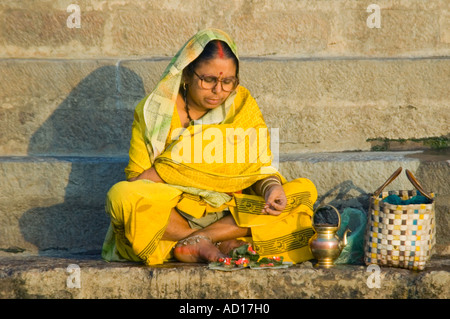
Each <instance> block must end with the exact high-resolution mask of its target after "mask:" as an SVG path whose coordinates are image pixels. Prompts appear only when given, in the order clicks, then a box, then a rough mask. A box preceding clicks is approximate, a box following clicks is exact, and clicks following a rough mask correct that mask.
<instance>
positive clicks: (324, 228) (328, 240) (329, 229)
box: [309, 205, 350, 268]
mask: <svg viewBox="0 0 450 319" xmlns="http://www.w3.org/2000/svg"><path fill="white" fill-rule="evenodd" d="M324 207H331V208H332V209H333V210H334V211H335V212H336V214H337V216H338V224H337V225H330V224H316V223H315V222H314V215H315V214H316V213H317V212H318V211H319V210H320V209H322V208H324ZM312 221H313V224H312V227H313V229H314V231H315V232H316V233H315V234H314V235H313V236H312V237H311V238H310V239H309V247H310V249H311V252H312V254H313V256H314V258H315V259H317V264H316V267H323V268H331V267H333V266H334V261H335V260H336V259H337V258H338V257H339V255H340V254H341V252H342V249H343V248H344V247H345V246H346V245H347V232H349V231H350V230H349V229H347V230H346V231H345V233H344V236H343V239H342V241H341V240H340V239H339V237H338V236H337V235H336V233H337V231H338V230H339V228H340V227H341V216H340V214H339V211H338V210H337V209H336V208H335V207H334V206H331V205H323V206H320V207H318V208H317V209H316V210H315V211H314V214H313V217H312Z"/></svg>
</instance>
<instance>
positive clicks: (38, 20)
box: [0, 1, 108, 58]
mask: <svg viewBox="0 0 450 319" xmlns="http://www.w3.org/2000/svg"><path fill="white" fill-rule="evenodd" d="M72 2H73V1H62V2H61V3H57V2H53V1H21V2H17V3H2V4H1V5H0V25H1V26H2V28H1V31H0V46H1V47H2V48H1V50H0V55H1V56H6V57H52V58H55V57H74V56H75V57H76V56H89V55H91V54H93V53H94V54H96V53H97V54H98V52H99V51H100V50H101V47H102V43H103V36H104V28H105V24H106V20H107V19H108V16H107V15H105V12H103V11H99V10H92V9H91V10H89V9H86V6H85V5H84V4H86V2H84V3H82V4H81V5H80V17H81V27H80V28H70V27H68V24H67V20H68V18H69V17H70V15H71V14H72V13H73V12H71V11H70V12H67V7H68V6H69V5H70V4H71V3H72ZM71 21H72V20H71Z"/></svg>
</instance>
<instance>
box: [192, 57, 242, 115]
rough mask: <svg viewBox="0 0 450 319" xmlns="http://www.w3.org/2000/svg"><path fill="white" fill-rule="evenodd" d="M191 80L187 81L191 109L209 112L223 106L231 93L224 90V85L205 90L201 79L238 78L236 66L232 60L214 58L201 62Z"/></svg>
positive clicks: (219, 84) (218, 83)
mask: <svg viewBox="0 0 450 319" xmlns="http://www.w3.org/2000/svg"><path fill="white" fill-rule="evenodd" d="M194 72H195V73H196V74H197V75H198V76H197V75H196V74H193V75H192V77H191V78H189V79H186V80H187V81H186V83H187V84H188V94H187V98H188V104H189V107H190V108H193V107H194V108H196V109H197V110H198V111H205V112H206V111H208V110H211V109H214V108H216V107H218V106H219V105H221V104H222V103H223V102H224V101H225V100H226V99H227V98H228V96H230V94H231V92H226V91H224V90H223V89H222V85H221V84H222V83H221V82H217V85H216V86H214V87H213V88H212V89H204V88H203V87H202V81H201V80H200V78H199V77H206V76H215V77H217V78H218V79H219V80H223V79H226V78H233V77H235V76H236V65H235V63H234V61H233V59H230V58H225V59H223V58H218V57H217V58H214V59H211V60H206V61H203V62H200V63H199V64H198V66H197V67H196V69H195V70H194Z"/></svg>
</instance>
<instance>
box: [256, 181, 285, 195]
mask: <svg viewBox="0 0 450 319" xmlns="http://www.w3.org/2000/svg"><path fill="white" fill-rule="evenodd" d="M273 185H281V183H280V180H279V179H278V178H276V177H269V178H267V179H266V180H264V181H263V182H262V183H261V186H260V190H261V196H263V197H264V196H265V193H266V190H267V189H268V188H269V187H271V186H273Z"/></svg>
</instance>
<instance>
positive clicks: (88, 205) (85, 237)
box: [0, 157, 127, 252]
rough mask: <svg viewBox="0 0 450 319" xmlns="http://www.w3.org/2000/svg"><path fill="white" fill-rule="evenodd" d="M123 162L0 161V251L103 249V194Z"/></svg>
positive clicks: (118, 176)
mask: <svg viewBox="0 0 450 319" xmlns="http://www.w3.org/2000/svg"><path fill="white" fill-rule="evenodd" d="M126 164H127V158H89V157H85V158H52V157H46V158H42V157H41V158H35V157H21V158H4V157H3V158H0V176H1V178H0V189H1V191H0V193H1V195H0V225H1V226H0V234H1V236H0V248H9V247H20V248H22V249H25V250H26V251H33V252H36V251H41V252H42V251H46V250H49V249H51V250H54V249H56V250H62V251H65V250H73V249H75V250H76V249H82V250H84V251H85V250H91V249H97V250H98V249H99V248H101V245H102V243H103V239H104V236H105V234H106V230H107V227H108V225H109V219H108V217H107V215H106V213H105V210H104V202H105V196H106V193H107V191H108V190H109V188H110V187H111V186H112V185H113V184H114V183H116V182H118V181H120V180H123V179H124V177H125V175H124V171H123V170H124V168H125V166H126Z"/></svg>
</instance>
